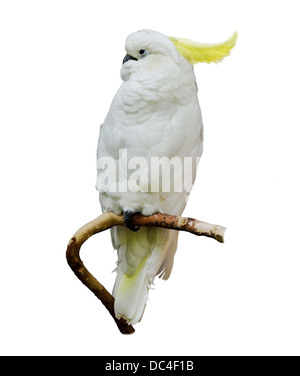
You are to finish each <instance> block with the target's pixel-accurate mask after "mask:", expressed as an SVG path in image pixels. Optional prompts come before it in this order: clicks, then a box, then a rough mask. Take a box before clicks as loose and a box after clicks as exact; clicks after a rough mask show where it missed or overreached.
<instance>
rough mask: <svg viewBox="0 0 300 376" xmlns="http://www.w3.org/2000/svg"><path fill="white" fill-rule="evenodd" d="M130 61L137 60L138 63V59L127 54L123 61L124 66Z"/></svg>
mask: <svg viewBox="0 0 300 376" xmlns="http://www.w3.org/2000/svg"><path fill="white" fill-rule="evenodd" d="M129 60H136V61H137V59H136V58H135V57H133V56H130V55H128V54H126V55H125V57H124V59H123V64H125V63H126V61H129Z"/></svg>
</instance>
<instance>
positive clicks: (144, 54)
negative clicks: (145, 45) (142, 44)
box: [139, 49, 148, 57]
mask: <svg viewBox="0 0 300 376" xmlns="http://www.w3.org/2000/svg"><path fill="white" fill-rule="evenodd" d="M139 55H140V57H145V56H147V55H148V52H147V51H146V50H144V49H142V50H139Z"/></svg>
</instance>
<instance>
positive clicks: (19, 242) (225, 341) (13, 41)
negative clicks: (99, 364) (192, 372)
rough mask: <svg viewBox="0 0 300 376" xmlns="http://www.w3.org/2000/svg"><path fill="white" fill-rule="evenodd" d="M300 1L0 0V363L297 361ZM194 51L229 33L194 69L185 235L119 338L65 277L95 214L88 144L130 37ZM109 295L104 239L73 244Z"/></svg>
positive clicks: (92, 152) (92, 149) (91, 300)
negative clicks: (34, 359)
mask: <svg viewBox="0 0 300 376" xmlns="http://www.w3.org/2000/svg"><path fill="white" fill-rule="evenodd" d="M297 3H298V2H297V1H292V0H284V1H274V0H273V1H267V0H259V1H254V0H251V1H241V0H239V1H214V0H207V1H196V0H195V1H189V0H181V1H176V0H167V1H166V0H165V1H162V0H159V1H156V0H151V1H140V0H139V1H130V0H127V1H109V2H108V1H106V2H104V1H87V0H85V1H75V0H72V1H64V0H60V1H54V0H52V1H1V5H0V55H1V59H0V66H1V68H0V75H1V76H0V79H1V82H0V95H1V98H0V99H1V112H0V121H1V124H0V125H1V128H0V132H1V134H0V153H1V196H0V199H1V202H0V205H1V206H0V215H1V268H0V287H1V297H0V305H1V307H0V316H1V322H0V353H1V355H296V354H297V355H299V354H300V344H299V337H300V323H299V321H300V320H299V317H300V302H299V288H300V254H299V251H300V247H299V209H300V208H299V191H300V184H299V160H300V158H299V157H300V156H299V136H300V131H299V127H300V118H299V87H300V86H299V84H300V80H299V58H300V56H299V36H300V33H299V31H300V30H299V29H300V28H299V17H298V16H299V12H298V7H297V5H298V4H297ZM142 28H151V29H154V30H157V31H160V32H162V33H164V34H166V35H172V36H178V37H186V38H190V39H194V40H197V41H199V42H219V41H223V40H225V39H227V38H228V37H229V36H230V35H231V34H232V32H233V31H234V30H237V31H238V33H239V38H238V42H237V45H236V48H235V49H234V50H233V51H232V55H231V56H230V57H228V58H226V59H225V60H224V62H222V63H220V64H217V65H216V64H210V65H205V64H198V65H196V66H195V72H196V76H197V80H198V86H199V100H200V105H201V108H202V113H203V120H204V126H205V144H204V154H203V158H202V160H201V162H200V166H199V172H198V177H197V182H196V184H195V186H194V189H193V192H192V194H191V196H190V201H189V203H188V206H187V208H186V210H185V213H184V214H185V215H186V216H191V217H195V218H198V219H201V220H204V221H207V222H212V223H218V224H220V225H223V226H226V227H227V232H226V237H225V244H219V243H217V242H215V241H214V240H212V239H206V238H198V237H194V236H193V235H190V234H186V233H182V234H181V235H180V242H179V248H178V251H177V255H176V258H175V266H174V269H173V273H172V275H171V278H170V279H169V280H168V281H167V282H165V281H160V280H158V281H157V282H156V285H155V290H153V291H150V301H149V303H148V305H147V308H146V311H145V314H144V317H143V320H142V322H141V323H139V324H137V325H136V326H135V329H136V332H135V334H133V335H131V336H124V335H121V334H120V333H119V332H118V329H117V327H116V326H115V323H114V321H113V320H112V319H111V317H110V315H109V314H108V312H107V311H106V310H105V308H104V307H103V306H102V305H101V303H100V302H99V301H98V300H97V299H96V297H95V296H94V295H93V294H92V293H91V292H90V291H88V289H87V288H86V287H85V286H83V285H82V284H81V283H80V282H79V281H78V280H77V278H76V277H75V275H74V274H73V273H72V271H71V270H70V268H69V266H68V265H67V263H66V260H65V250H66V246H67V243H68V241H69V239H70V238H71V236H72V235H73V233H74V232H75V231H76V230H77V229H78V228H79V227H81V226H82V225H83V224H84V223H86V222H88V221H90V220H91V219H93V218H95V217H97V216H98V215H99V213H100V206H99V203H98V195H97V192H96V190H95V182H96V147H97V139H98V131H99V125H100V124H101V123H102V122H103V120H104V118H105V116H106V114H107V111H108V109H109V105H110V103H111V100H112V98H113V96H114V93H115V92H116V90H117V89H118V87H119V85H120V84H121V79H120V73H119V72H120V68H121V63H122V59H123V57H124V55H125V50H124V42H125V38H126V37H127V35H128V34H129V33H132V32H134V31H136V30H139V29H142ZM82 258H83V260H84V262H85V263H86V265H87V267H88V268H89V269H90V270H91V271H92V272H93V273H94V274H95V276H96V277H97V278H99V280H100V281H101V282H103V284H104V285H105V286H106V287H107V288H108V289H109V290H111V289H112V286H113V282H114V277H115V275H114V274H112V273H111V271H112V270H113V269H114V267H115V261H116V253H113V250H112V246H111V244H110V237H109V233H108V232H106V233H104V234H101V235H96V236H94V237H93V238H91V239H90V240H88V242H87V243H86V244H85V245H84V246H83V249H82Z"/></svg>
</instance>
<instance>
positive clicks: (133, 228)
mask: <svg viewBox="0 0 300 376" xmlns="http://www.w3.org/2000/svg"><path fill="white" fill-rule="evenodd" d="M133 214H134V212H131V211H125V212H124V223H125V226H126V227H127V228H129V230H131V231H134V232H136V231H138V230H139V229H140V226H135V225H134V224H133V221H132V216H133Z"/></svg>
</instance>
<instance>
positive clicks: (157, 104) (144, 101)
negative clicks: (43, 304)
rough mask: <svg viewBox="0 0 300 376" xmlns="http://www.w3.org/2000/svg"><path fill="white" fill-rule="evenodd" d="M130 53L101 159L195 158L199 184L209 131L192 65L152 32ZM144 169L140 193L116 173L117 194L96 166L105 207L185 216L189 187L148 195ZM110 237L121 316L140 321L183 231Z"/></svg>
mask: <svg viewBox="0 0 300 376" xmlns="http://www.w3.org/2000/svg"><path fill="white" fill-rule="evenodd" d="M126 52H127V54H128V56H129V57H130V59H129V60H127V61H125V62H124V64H123V66H122V69H121V77H122V79H123V81H124V82H123V83H122V85H121V87H120V88H119V90H118V92H117V93H116V95H115V97H114V99H113V102H112V104H111V107H110V109H109V112H108V115H107V117H106V119H105V121H104V124H103V125H102V126H101V130H100V137H99V144H98V151H97V157H98V159H99V158H100V159H101V158H102V157H109V158H112V159H113V160H114V161H115V162H116V163H117V165H118V166H119V167H120V166H121V165H123V166H126V164H127V163H128V161H129V160H130V159H132V158H133V157H143V158H144V159H145V160H146V161H147V162H148V163H149V166H150V161H151V157H163V156H165V157H168V158H172V157H176V156H177V157H180V158H181V160H182V161H183V158H184V157H192V158H193V160H194V164H193V166H194V167H193V175H194V176H193V179H192V180H193V181H194V178H195V172H196V158H197V157H200V156H201V154H202V141H203V128H202V120H201V112H200V107H199V103H198V98H197V84H196V79H195V75H194V71H193V66H192V64H191V63H190V62H188V61H187V60H186V59H185V58H184V57H182V56H181V55H180V54H179V53H178V51H177V49H176V47H175V44H174V43H173V42H172V41H171V40H170V39H169V38H168V37H167V36H165V35H163V34H160V33H158V32H155V31H151V30H142V31H138V32H136V33H133V34H131V35H129V37H128V38H127V40H126ZM132 58H135V60H133V59H132ZM139 167H140V169H139V173H140V176H141V177H140V179H139V181H138V184H139V187H140V191H139V192H130V191H127V192H123V191H124V187H125V186H126V184H127V182H128V179H129V178H130V176H131V174H132V172H133V170H130V169H129V168H127V170H126V171H127V173H126V174H124V173H117V174H116V176H115V183H116V187H117V191H116V192H113V191H110V190H109V189H107V186H106V185H105V179H103V177H104V175H105V168H104V167H103V166H101V165H99V166H98V179H97V189H98V190H99V192H100V193H99V197H100V202H101V206H102V210H103V211H106V210H111V211H113V212H115V213H117V214H120V213H122V212H125V211H128V212H141V213H142V214H144V215H151V214H153V213H155V212H162V213H168V214H174V215H181V214H182V212H183V210H184V207H185V205H186V199H187V196H188V193H189V192H186V191H185V190H183V191H182V192H174V189H171V191H170V192H162V190H161V182H159V187H160V189H159V192H149V191H148V192H147V189H148V190H149V188H151V187H149V181H147V179H143V176H144V177H147V176H148V172H149V171H147V170H146V169H145V171H143V166H139ZM143 173H144V175H143ZM123 180H126V181H123ZM120 191H121V192H120ZM111 236H112V242H113V246H114V248H115V249H117V251H118V264H117V278H116V282H115V286H114V290H113V296H114V297H115V314H116V316H117V317H118V318H120V317H123V318H125V319H126V320H127V322H128V323H131V324H134V323H136V322H138V321H139V320H140V319H141V317H142V315H143V312H144V308H145V304H146V300H147V294H148V289H149V286H150V285H151V283H152V282H153V280H154V278H155V276H156V275H157V274H159V275H160V276H161V277H162V278H164V279H167V278H168V277H169V276H170V273H171V271H172V266H173V258H174V254H175V252H176V247H177V239H178V232H177V231H172V230H165V229H159V228H141V229H140V230H139V231H137V232H133V231H131V230H130V229H128V228H126V227H121V226H120V227H114V228H113V229H112V230H111Z"/></svg>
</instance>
